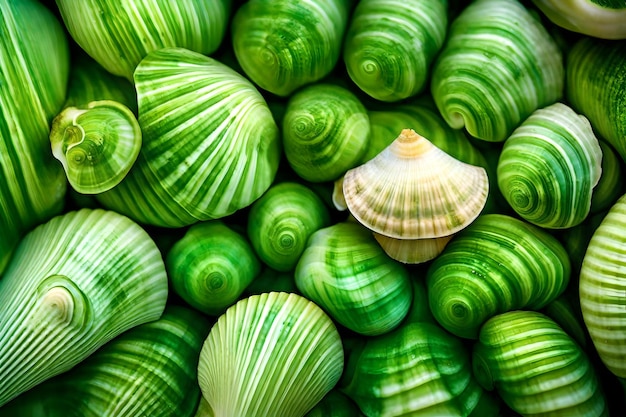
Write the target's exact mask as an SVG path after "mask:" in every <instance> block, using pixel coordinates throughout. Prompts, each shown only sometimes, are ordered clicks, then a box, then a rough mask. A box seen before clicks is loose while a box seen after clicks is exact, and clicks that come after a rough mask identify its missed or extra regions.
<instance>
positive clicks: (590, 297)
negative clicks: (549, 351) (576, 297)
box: [579, 196, 626, 378]
mask: <svg viewBox="0 0 626 417" xmlns="http://www.w3.org/2000/svg"><path fill="white" fill-rule="evenodd" d="M624 227H626V196H622V197H620V199H619V200H618V201H617V202H616V203H615V204H614V205H613V206H612V207H611V209H610V210H609V212H608V214H607V215H606V217H604V219H603V220H602V223H600V226H598V228H597V229H596V231H595V233H594V234H593V236H592V237H591V240H590V242H589V245H588V246H587V252H586V253H585V256H584V258H583V263H582V266H581V270H580V282H579V294H580V306H581V309H582V313H583V318H584V320H585V325H586V327H587V330H588V331H589V334H590V336H591V340H592V341H593V344H594V346H595V348H596V350H597V351H598V354H599V355H600V358H601V359H602V362H603V363H604V365H606V367H607V368H608V369H609V370H610V371H611V372H612V373H614V374H615V375H617V376H618V377H620V378H626V310H625V309H624V305H625V303H626V296H625V295H624V294H625V293H626V273H625V272H624V258H625V257H626V242H625V240H624Z"/></svg>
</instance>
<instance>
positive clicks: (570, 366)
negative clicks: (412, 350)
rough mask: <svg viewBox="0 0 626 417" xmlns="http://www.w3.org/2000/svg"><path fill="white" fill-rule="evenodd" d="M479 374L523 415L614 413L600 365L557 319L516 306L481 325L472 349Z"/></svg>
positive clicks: (596, 414)
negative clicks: (597, 366) (602, 384)
mask: <svg viewBox="0 0 626 417" xmlns="http://www.w3.org/2000/svg"><path fill="white" fill-rule="evenodd" d="M472 364H473V370H474V375H475V376H476V379H477V380H478V382H479V383H480V384H481V385H482V386H483V387H485V388H486V389H489V390H491V389H494V388H495V389H496V391H497V393H498V395H499V396H500V397H501V398H502V399H503V400H504V402H505V403H506V404H507V405H508V406H509V407H510V408H511V409H512V410H513V411H515V412H516V413H519V414H521V415H523V416H535V415H568V416H590V417H591V416H608V415H609V414H608V408H607V403H606V399H605V397H604V393H603V392H602V390H601V387H600V382H599V381H598V377H597V375H596V372H595V369H594V367H593V365H592V363H591V362H590V360H589V358H588V357H587V355H586V353H585V351H583V350H582V349H581V348H580V347H579V346H578V344H577V343H576V342H575V341H574V339H572V338H571V337H570V336H569V335H567V333H565V331H563V329H562V328H560V327H559V326H558V325H557V324H556V323H555V322H554V321H553V320H552V319H550V318H548V317H547V316H545V315H543V314H541V313H538V312H535V311H510V312H506V313H503V314H499V315H497V316H495V317H492V318H491V319H489V320H488V321H487V322H486V323H485V324H484V325H483V326H482V328H481V330H480V336H479V340H478V342H477V343H476V344H475V346H474V351H473V354H472Z"/></svg>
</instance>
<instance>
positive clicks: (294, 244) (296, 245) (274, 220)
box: [247, 182, 330, 271]
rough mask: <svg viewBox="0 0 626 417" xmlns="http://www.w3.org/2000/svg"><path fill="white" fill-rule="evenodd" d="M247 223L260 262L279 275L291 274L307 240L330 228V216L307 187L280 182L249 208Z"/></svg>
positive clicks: (320, 201)
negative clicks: (284, 272)
mask: <svg viewBox="0 0 626 417" xmlns="http://www.w3.org/2000/svg"><path fill="white" fill-rule="evenodd" d="M247 220H248V226H247V232H248V238H249V239H250V242H251V244H252V247H253V248H254V251H255V252H256V254H257V255H258V257H259V258H260V259H261V261H263V263H265V264H266V265H268V266H269V267H270V268H274V269H276V270H278V271H290V270H293V269H294V268H295V266H296V263H297V262H298V259H300V255H302V252H303V251H304V248H305V247H306V244H307V240H308V238H309V236H311V234H313V232H315V231H316V230H318V229H321V228H322V227H326V226H329V225H330V213H329V210H328V208H327V207H326V205H325V204H324V202H323V201H322V199H321V198H320V197H318V195H317V194H316V193H315V192H314V191H313V190H311V189H310V188H309V187H307V186H305V185H303V184H299V183H296V182H283V183H279V184H276V185H273V186H272V187H270V188H269V190H267V192H266V193H265V194H263V195H262V196H261V198H259V199H258V200H257V201H255V202H254V204H252V207H251V208H250V212H249V213H248V219H247Z"/></svg>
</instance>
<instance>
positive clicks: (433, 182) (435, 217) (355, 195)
mask: <svg viewBox="0 0 626 417" xmlns="http://www.w3.org/2000/svg"><path fill="white" fill-rule="evenodd" d="M342 190H343V199H344V200H345V204H346V207H347V208H348V210H349V212H350V214H351V215H352V216H353V217H354V218H355V219H356V220H357V221H358V222H360V223H361V224H363V225H364V226H365V227H367V228H368V229H370V230H371V231H372V232H373V233H374V236H375V237H376V240H377V241H378V243H379V244H380V245H381V247H382V248H383V249H384V250H385V252H386V253H387V255H389V256H390V257H391V258H393V259H395V260H397V261H400V262H403V263H407V264H417V263H423V262H426V261H429V260H431V259H433V258H435V257H436V256H437V255H438V254H439V253H441V251H442V250H443V249H444V247H445V246H446V244H447V243H448V241H449V240H450V239H451V238H452V236H453V235H454V234H455V233H457V232H459V231H460V230H462V229H464V228H465V227H467V226H468V225H469V224H470V223H472V221H474V219H476V217H478V215H479V214H480V213H481V211H482V209H483V207H484V206H485V203H486V202H487V195H488V191H489V181H488V177H487V172H486V171H485V169H484V168H482V167H477V166H474V165H469V164H466V163H464V162H461V161H459V160H458V159H455V158H453V157H452V156H450V155H449V154H447V153H446V152H444V151H442V150H441V149H439V148H438V147H436V146H435V145H433V144H432V143H431V142H430V141H429V140H428V139H426V138H425V137H423V136H421V135H420V134H418V133H416V132H415V131H414V130H412V129H403V130H402V131H401V132H400V135H399V136H398V137H397V138H396V139H395V140H394V141H393V142H392V143H391V144H390V145H389V146H388V147H387V148H385V149H383V150H382V151H381V152H380V153H379V154H378V155H377V156H375V157H374V158H372V159H371V160H369V161H367V162H365V163H364V164H362V165H360V166H358V167H355V168H353V169H350V170H348V171H347V172H346V174H345V175H344V178H343V184H342Z"/></svg>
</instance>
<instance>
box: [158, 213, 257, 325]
mask: <svg viewBox="0 0 626 417" xmlns="http://www.w3.org/2000/svg"><path fill="white" fill-rule="evenodd" d="M165 266H166V268H167V272H168V276H169V278H170V283H171V286H172V289H173V290H174V292H175V293H176V294H178V295H179V296H180V297H181V298H182V299H183V300H184V301H185V302H186V303H187V304H189V305H190V306H192V307H194V308H195V309H197V310H199V311H202V312H203V313H205V314H208V315H212V316H217V315H220V314H222V313H223V312H224V311H225V310H226V309H227V308H228V307H230V306H231V305H232V304H234V303H235V302H236V301H237V300H238V299H239V297H240V296H241V294H243V292H244V290H245V289H246V287H248V285H250V283H251V282H252V281H253V280H254V278H255V277H256V276H257V275H259V273H260V271H261V262H260V261H259V259H258V258H257V257H256V255H255V253H254V249H253V248H252V246H251V245H250V243H249V242H248V240H247V239H246V238H245V237H244V236H243V235H241V234H240V233H238V232H236V231H235V230H234V229H232V228H231V227H229V226H228V225H226V224H225V223H224V222H222V221H220V220H213V221H208V222H200V223H196V224H194V225H192V226H191V227H189V229H188V230H187V232H186V233H185V235H184V236H183V237H182V238H181V239H179V240H178V241H176V242H175V243H174V245H173V246H172V248H171V249H170V250H169V251H168V252H167V256H166V258H165Z"/></svg>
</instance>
